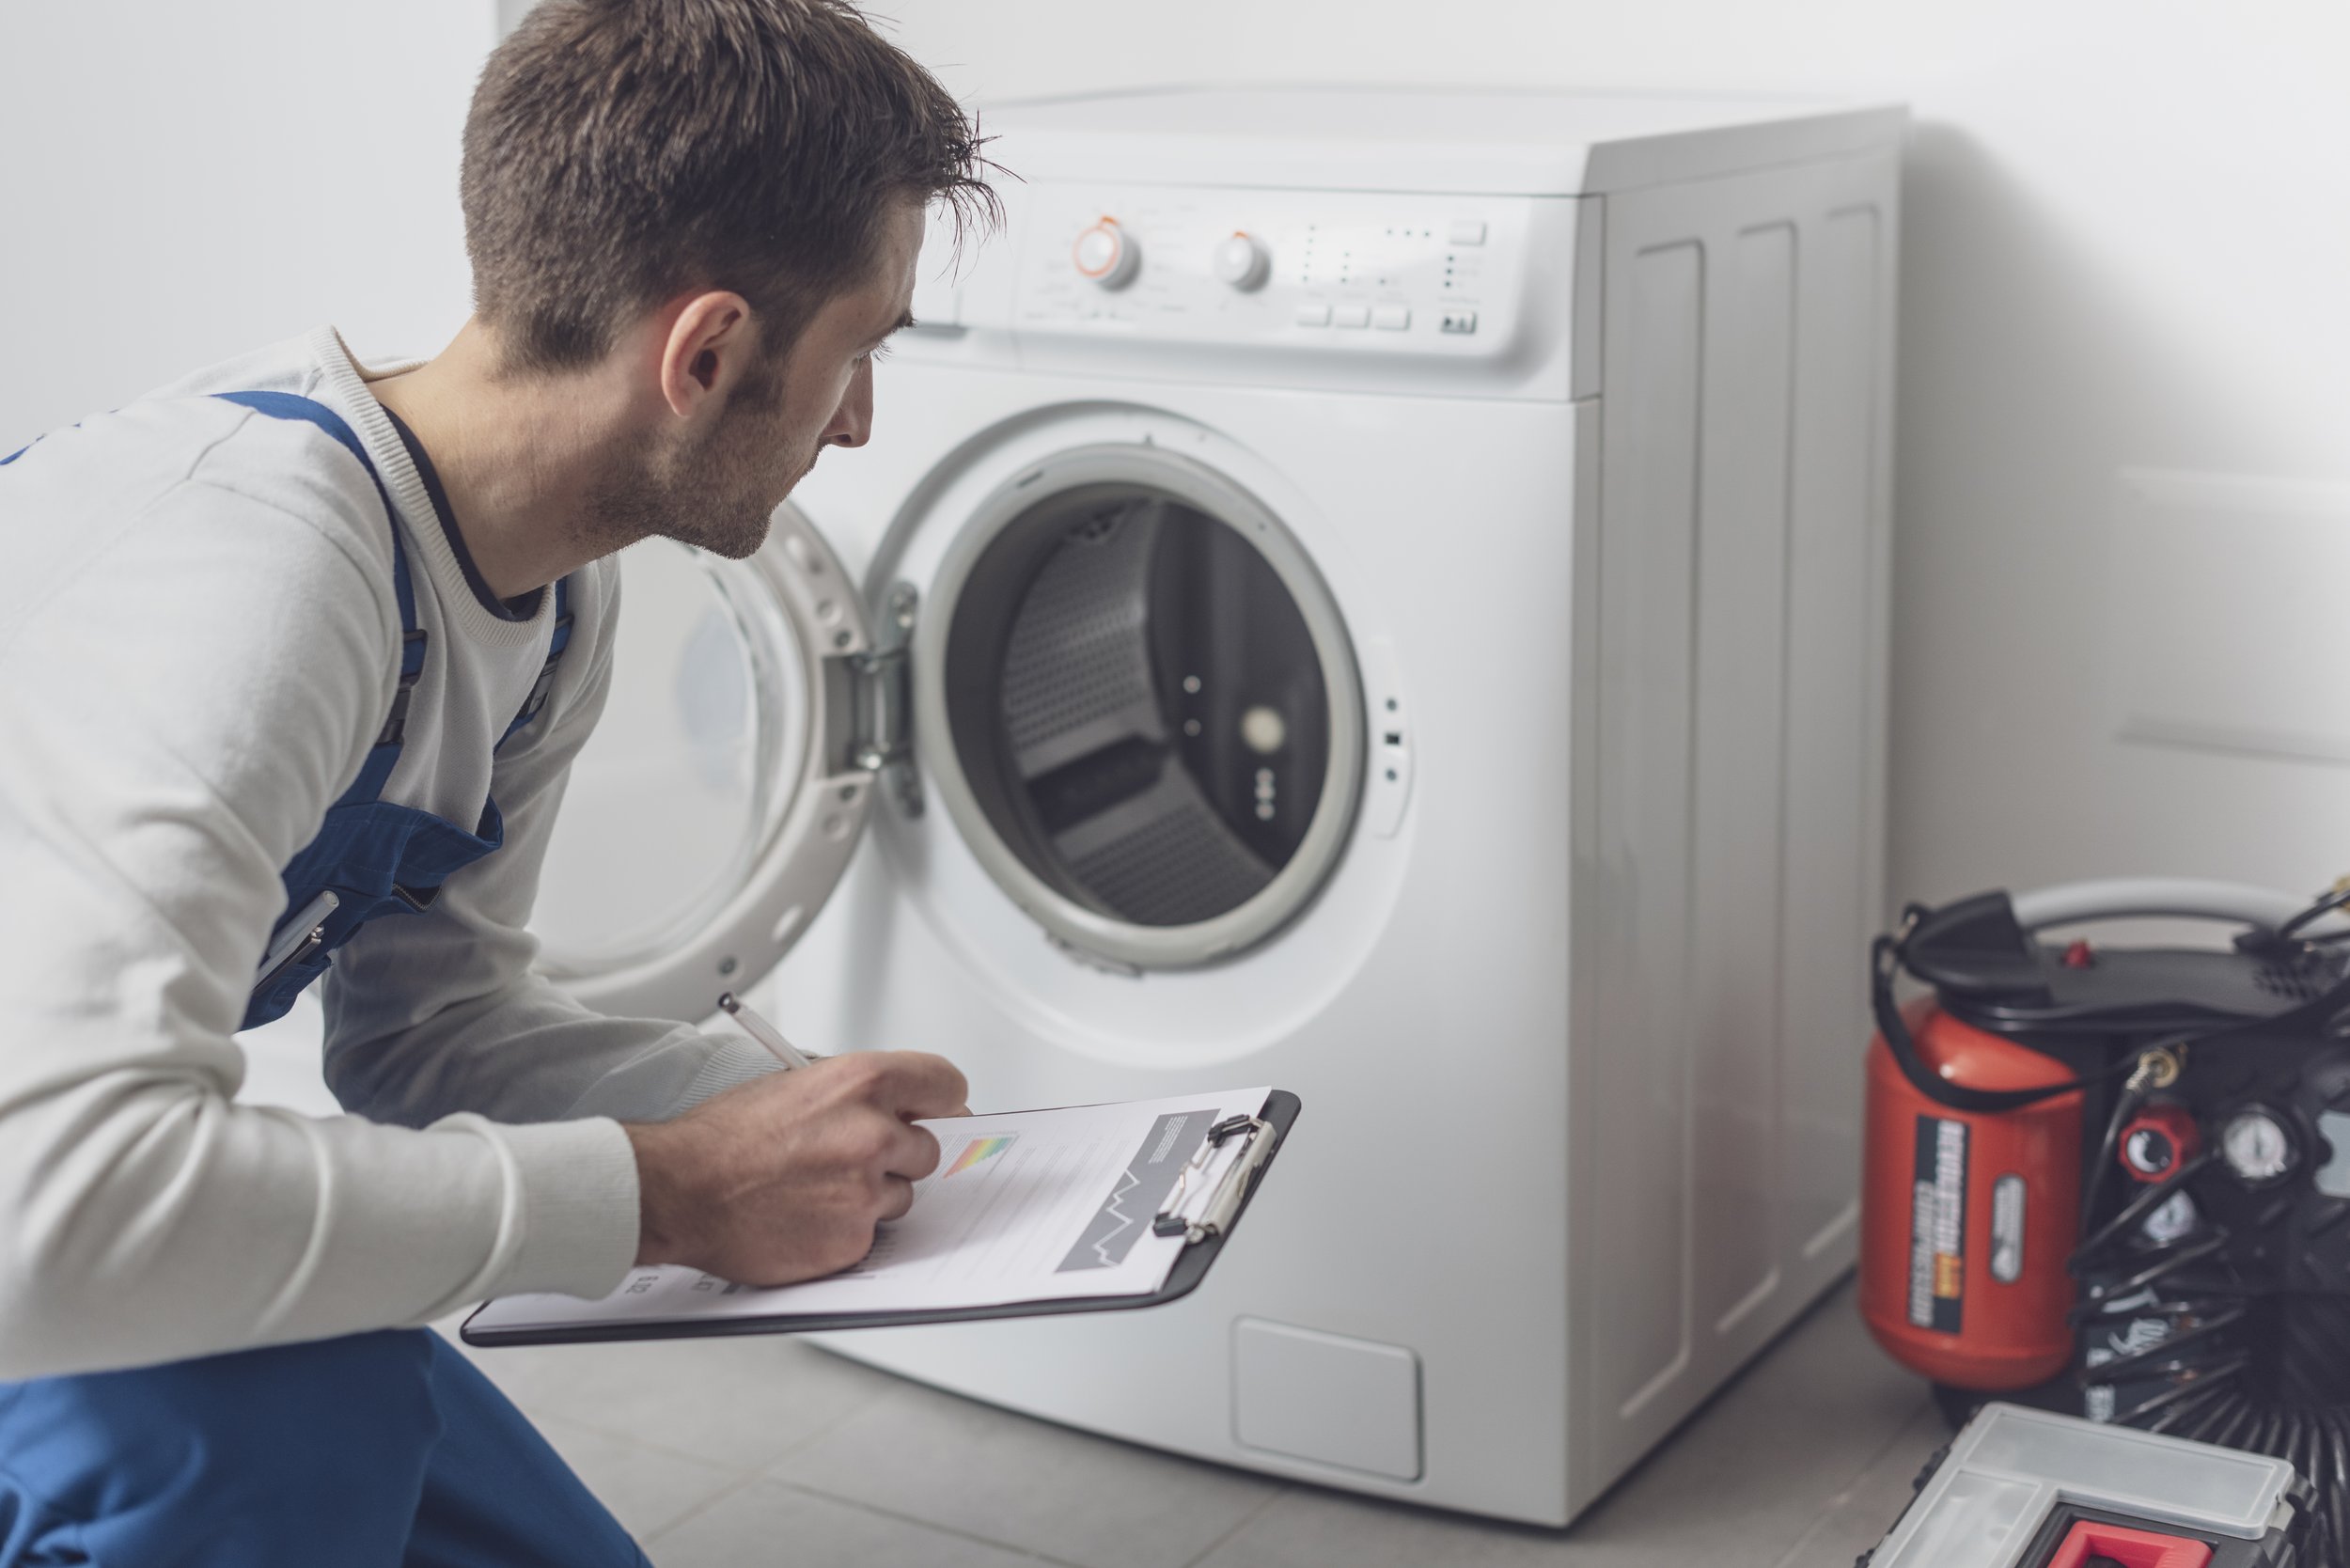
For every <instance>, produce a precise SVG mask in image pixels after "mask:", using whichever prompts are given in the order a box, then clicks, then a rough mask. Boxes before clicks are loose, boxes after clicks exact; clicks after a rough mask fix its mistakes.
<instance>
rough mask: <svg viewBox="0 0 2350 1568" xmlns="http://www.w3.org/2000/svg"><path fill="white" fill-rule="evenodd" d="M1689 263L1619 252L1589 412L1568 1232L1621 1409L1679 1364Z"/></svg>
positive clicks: (1685, 1168) (1688, 252) (1692, 267)
mask: <svg viewBox="0 0 2350 1568" xmlns="http://www.w3.org/2000/svg"><path fill="white" fill-rule="evenodd" d="M1705 261H1706V257H1705V252H1704V250H1703V249H1702V248H1701V247H1700V246H1699V245H1698V244H1695V243H1687V242H1676V243H1666V244H1660V245H1655V246H1652V247H1645V248H1641V249H1637V250H1635V251H1633V252H1632V254H1631V255H1630V256H1628V257H1627V258H1626V259H1625V271H1626V274H1628V275H1626V277H1625V280H1624V291H1623V296H1622V307H1621V312H1620V315H1618V316H1614V317H1611V320H1610V322H1609V324H1610V326H1611V327H1612V326H1617V325H1619V324H1621V326H1622V330H1623V331H1625V332H1626V333H1628V334H1630V335H1631V337H1632V339H1633V340H1634V341H1636V342H1637V344H1638V345H1639V348H1638V352H1637V353H1635V354H1633V355H1631V356H1630V357H1629V359H1628V360H1627V362H1626V364H1625V366H1624V373H1623V375H1622V378H1621V380H1620V381H1619V382H1618V383H1617V384H1616V386H1615V387H1613V388H1611V389H1610V392H1609V394H1608V397H1607V399H1606V405H1605V408H1604V412H1603V415H1602V423H1603V431H1604V433H1603V436H1602V440H1603V442H1604V447H1603V453H1604V455H1603V457H1602V459H1601V463H1602V465H1603V466H1602V477H1601V485H1602V487H1603V488H1602V495H1603V499H1602V502H1601V525H1600V547H1599V573H1600V588H1599V592H1600V626H1599V664H1600V672H1599V679H1600V703H1599V877H1598V895H1599V898H1600V901H1601V902H1600V908H1599V911H1597V912H1595V913H1598V914H1600V916H1601V919H1600V923H1599V927H1598V930H1597V932H1596V933H1595V934H1594V937H1593V949H1594V951H1595V953H1596V955H1597V957H1598V960H1599V970H1598V995H1597V998H1596V1025H1595V1027H1596V1030H1597V1035H1596V1039H1597V1041H1598V1042H1599V1043H1601V1045H1602V1049H1601V1050H1600V1051H1599V1053H1598V1056H1597V1058H1595V1062H1594V1071H1593V1082H1594V1088H1595V1090H1596V1091H1597V1096H1598V1101H1599V1103H1600V1104H1601V1105H1606V1106H1607V1107H1609V1109H1608V1113H1607V1114H1606V1115H1605V1116H1603V1117H1600V1118H1598V1119H1597V1120H1596V1121H1594V1123H1593V1124H1592V1126H1591V1129H1590V1137H1592V1139H1593V1140H1594V1141H1595V1142H1596V1144H1597V1145H1598V1155H1599V1164H1600V1169H1601V1170H1602V1171H1604V1172H1605V1173H1606V1184H1607V1191H1606V1203H1605V1205H1604V1207H1603V1208H1602V1209H1601V1210H1600V1212H1599V1214H1598V1215H1597V1218H1596V1224H1595V1226H1594V1228H1593V1231H1592V1233H1591V1234H1590V1236H1589V1237H1588V1238H1587V1241H1588V1244H1589V1246H1590V1249H1591V1252H1592V1254H1593V1261H1594V1262H1596V1263H1597V1266H1598V1271H1599V1274H1600V1276H1601V1278H1606V1279H1607V1280H1609V1281H1610V1282H1611V1285H1610V1288H1609V1289H1607V1290H1606V1291H1604V1292H1602V1293H1600V1294H1599V1295H1598V1296H1597V1298H1596V1299H1595V1300H1594V1301H1593V1302H1592V1304H1591V1306H1592V1310H1593V1312H1594V1313H1595V1314H1596V1318H1597V1328H1598V1332H1599V1335H1600V1337H1601V1339H1602V1340H1603V1341H1605V1342H1606V1344H1607V1346H1608V1347H1609V1354H1608V1355H1607V1356H1606V1357H1605V1358H1604V1359H1603V1360H1602V1361H1601V1363H1600V1366H1599V1377H1600V1382H1599V1384H1598V1385H1597V1387H1596V1388H1593V1389H1592V1393H1593V1394H1594V1396H1595V1397H1597V1398H1598V1399H1599V1400H1600V1401H1601V1402H1602V1403H1603V1404H1604V1405H1605V1406H1606V1407H1608V1408H1612V1409H1619V1410H1629V1409H1637V1408H1638V1407H1639V1406H1640V1405H1641V1404H1642V1403H1645V1402H1646V1401H1647V1400H1648V1399H1649V1398H1650V1397H1652V1391H1653V1390H1654V1389H1657V1388H1668V1387H1669V1386H1670V1385H1671V1384H1672V1383H1673V1382H1674V1381H1676V1380H1677V1379H1678V1377H1679V1376H1680V1373H1681V1372H1682V1369H1683V1368H1684V1366H1685V1365H1686V1362H1687V1358H1688V1352H1689V1343H1688V1339H1689V1336H1688V1327H1689V1325H1688V1323H1687V1307H1688V1302H1689V1294H1690V1293H1689V1274H1688V1268H1689V1256H1688V1241H1689V1226H1688V1210H1689V1199H1690V1195H1689V1190H1688V1185H1687V1183H1688V1177H1689V1136H1690V1128H1689V1125H1688V1114H1689V1065H1690V1064H1689V1055H1688V1039H1689V1019H1688V1017H1687V1015H1686V1011H1685V1009H1686V1000H1687V996H1688V991H1687V980H1688V975H1689V893H1690V887H1689V878H1690V860H1689V852H1690V843H1689V839H1690V834H1689V814H1690V808H1691V789H1690V784H1691V778H1692V775H1693V772H1694V768H1693V762H1694V757H1693V745H1692V726H1693V718H1694V715H1693V713H1692V709H1691V701H1690V698H1691V694H1692V689H1693V686H1694V681H1693V670H1692V667H1691V660H1692V657H1693V654H1694V652H1695V645H1696V631H1697V628H1696V623H1695V619H1694V617H1695V604H1694V603H1693V597H1694V596H1693V593H1692V588H1694V585H1695V581H1696V552H1697V522H1698V499H1699V492H1698V452H1699V447H1698V443H1699V431H1700V419H1699V398H1700V391H1701V389H1702V386H1703V380H1702V376H1701V361H1702V358H1703V353H1704V341H1705V317H1704V296H1705V281H1706V276H1705V273H1706V269H1705Z"/></svg>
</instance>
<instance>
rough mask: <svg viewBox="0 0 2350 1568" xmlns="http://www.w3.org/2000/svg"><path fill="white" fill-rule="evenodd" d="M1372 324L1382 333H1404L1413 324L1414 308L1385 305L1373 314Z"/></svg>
mask: <svg viewBox="0 0 2350 1568" xmlns="http://www.w3.org/2000/svg"><path fill="white" fill-rule="evenodd" d="M1411 324H1412V307H1411V306H1408V305H1383V306H1380V307H1379V308H1378V309H1376V310H1374V311H1372V312H1371V325H1372V326H1375V327H1377V328H1378V329H1379V330H1380V331H1381V332H1402V330H1403V329H1404V328H1405V327H1408V326H1410V325H1411Z"/></svg>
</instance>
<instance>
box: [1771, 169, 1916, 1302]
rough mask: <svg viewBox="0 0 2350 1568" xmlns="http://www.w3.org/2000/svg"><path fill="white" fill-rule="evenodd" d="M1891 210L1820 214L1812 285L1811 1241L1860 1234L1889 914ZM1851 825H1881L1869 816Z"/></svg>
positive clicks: (1799, 1166) (1792, 896)
mask: <svg viewBox="0 0 2350 1568" xmlns="http://www.w3.org/2000/svg"><path fill="white" fill-rule="evenodd" d="M1889 216H1890V214H1889V213H1888V212H1884V211H1882V210H1881V209H1878V208H1876V207H1872V206H1865V205H1864V206H1855V207H1848V208H1841V209H1840V210H1838V211H1836V212H1832V213H1830V214H1829V216H1828V217H1827V220H1826V221H1825V223H1823V224H1821V225H1820V226H1819V227H1818V232H1817V239H1816V243H1815V249H1816V252H1817V259H1816V263H1815V265H1814V266H1813V267H1812V268H1811V269H1810V274H1809V275H1808V276H1807V277H1806V279H1805V288H1806V294H1805V298H1804V301H1803V308H1804V315H1805V320H1806V322H1807V324H1808V325H1809V326H1810V328H1811V331H1812V334H1813V337H1812V346H1811V349H1810V353H1809V355H1808V356H1807V362H1806V366H1805V374H1804V376H1803V378H1802V381H1801V393H1800V395H1801V397H1802V399H1803V400H1804V401H1803V406H1802V409H1801V412H1800V416H1799V419H1798V429H1799V431H1800V438H1799V441H1798V445H1797V447H1796V454H1795V457H1796V463H1795V472H1794V487H1795V488H1794V495H1795V519H1796V526H1795V537H1794V563H1793V566H1794V570H1793V572H1792V573H1791V576H1790V579H1789V587H1790V591H1791V594H1792V604H1791V611H1792V613H1791V616H1790V620H1791V625H1792V628H1793V631H1792V635H1791V637H1790V639H1789V643H1788V659H1789V706H1788V711H1787V738H1788V760H1789V776H1788V785H1789V789H1788V811H1789V815H1788V823H1787V832H1788V839H1787V851H1788V857H1787V888H1786V903H1785V905H1784V913H1783V917H1782V918H1783V920H1784V923H1785V930H1786V965H1787V967H1786V990H1785V993H1784V998H1783V1005H1784V1012H1783V1015H1782V1017H1783V1022H1782V1024H1781V1028H1782V1029H1783V1030H1784V1033H1785V1038H1786V1040H1787V1041H1788V1043H1789V1055H1788V1062H1787V1070H1788V1074H1789V1076H1788V1084H1787V1089H1788V1100H1787V1116H1788V1123H1789V1133H1790V1137H1789V1139H1788V1143H1787V1145H1786V1154H1785V1163H1784V1165H1783V1166H1782V1175H1781V1178H1780V1179H1781V1181H1782V1182H1783V1183H1784V1184H1785V1188H1786V1195H1787V1200H1788V1219H1789V1222H1790V1229H1789V1231H1788V1234H1787V1236H1786V1238H1785V1240H1786V1241H1787V1242H1788V1243H1789V1244H1790V1245H1793V1246H1795V1247H1799V1248H1801V1249H1802V1251H1803V1254H1804V1256H1805V1257H1807V1258H1813V1257H1825V1258H1830V1259H1832V1260H1834V1261H1838V1262H1841V1260H1842V1259H1844V1258H1846V1257H1848V1256H1849V1255H1850V1252H1851V1248H1852V1245H1853V1244H1852V1234H1853V1226H1854V1223H1855V1219H1856V1216H1857V1208H1856V1207H1855V1205H1856V1202H1857V1200H1856V1199H1855V1198H1854V1196H1853V1193H1852V1184H1853V1181H1854V1173H1855V1172H1856V1171H1857V1170H1858V1169H1859V1162H1860V1146H1859V1142H1858V1133H1857V1128H1858V1125H1859V1112H1860V1074H1859V1073H1858V1072H1857V1068H1856V1062H1857V1049H1858V1046H1857V1042H1860V1041H1864V1040H1866V1039H1867V1037H1868V1026H1867V1023H1866V1022H1865V1017H1866V1011H1867V1006H1868V1000H1867V996H1866V994H1865V992H1866V988H1865V985H1864V975H1865V970H1864V966H1863V964H1862V963H1861V959H1860V954H1861V950H1862V945H1863V944H1864V943H1865V941H1866V939H1867V935H1868V933H1870V932H1871V931H1872V930H1874V929H1875V928H1876V927H1877V925H1878V923H1879V921H1880V920H1881V918H1882V917H1883V913H1884V909H1883V905H1884V893H1883V886H1882V883H1883V876H1884V871H1883V840H1884V830H1883V825H1882V824H1883V777H1884V765H1885V755H1884V754H1885V746H1886V743H1885V726H1884V713H1883V695H1882V694H1883V690H1884V686H1883V682H1884V674H1885V651H1884V642H1883V640H1882V636H1881V626H1882V622H1883V617H1884V600H1885V585H1884V581H1883V578H1882V575H1881V565H1882V562H1883V560H1884V558H1885V556H1886V554H1887V548H1886V545H1887V541H1886V537H1885V529H1884V528H1883V526H1882V523H1883V521H1884V517H1885V509H1884V504H1883V498H1882V493H1881V489H1880V486H1881V484H1882V481H1883V478H1884V475H1885V471H1886V469H1887V468H1888V467H1889V466H1890V464H1889V462H1888V448H1887V444H1886V442H1885V439H1884V424H1883V421H1882V420H1881V418H1880V417H1879V411H1880V409H1881V408H1882V406H1883V405H1884V404H1886V403H1888V401H1889V400H1890V387H1889V385H1888V384H1887V382H1886V380H1885V378H1884V374H1883V368H1884V359H1885V355H1884V352H1883V351H1884V347H1885V337H1886V334H1887V332H1888V327H1887V325H1886V321H1887V318H1886V313H1885V311H1884V309H1883V304H1884V296H1885V295H1887V294H1889V293H1890V292H1891V271H1890V268H1889V266H1888V257H1887V255H1886V251H1887V248H1888V247H1887V243H1886V231H1887V224H1888V219H1889ZM1856 824H1867V826H1868V831H1867V832H1865V833H1862V832H1857V831H1856V830H1855V829H1856Z"/></svg>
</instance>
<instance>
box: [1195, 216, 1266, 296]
mask: <svg viewBox="0 0 2350 1568" xmlns="http://www.w3.org/2000/svg"><path fill="white" fill-rule="evenodd" d="M1210 264H1211V265H1212V266H1213V267H1214V269H1215V275H1216V276H1217V277H1219V278H1221V279H1223V280H1224V281H1225V282H1227V283H1229V284H1230V285H1231V286H1232V287H1233V288H1235V289H1238V290H1241V291H1242V292H1243V293H1246V292H1247V291H1248V290H1251V289H1254V288H1256V287H1257V286H1258V285H1259V284H1261V283H1262V282H1264V280H1265V274H1267V273H1268V272H1270V271H1272V270H1273V269H1272V265H1271V261H1270V259H1269V258H1268V257H1267V256H1266V255H1265V249H1264V246H1262V245H1261V244H1259V243H1257V242H1256V239H1255V237H1254V236H1252V235H1249V234H1247V233H1246V232H1243V231H1241V230H1238V229H1235V230H1233V232H1232V234H1231V236H1230V238H1229V239H1223V240H1218V241H1217V242H1216V245H1215V254H1214V256H1213V257H1211V258H1210Z"/></svg>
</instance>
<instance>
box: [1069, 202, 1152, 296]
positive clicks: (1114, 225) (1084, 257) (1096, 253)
mask: <svg viewBox="0 0 2350 1568" xmlns="http://www.w3.org/2000/svg"><path fill="white" fill-rule="evenodd" d="M1070 258H1071V259H1072V260H1073V261H1074V262H1075V263H1076V266H1077V273H1078V275H1079V276H1081V277H1089V278H1091V279H1092V280H1093V281H1094V282H1096V283H1098V284H1100V285H1101V286H1102V287H1103V288H1105V289H1117V288H1120V287H1122V286H1123V285H1124V284H1125V283H1126V281H1127V280H1128V279H1129V278H1131V277H1133V276H1134V275H1135V269H1136V267H1138V266H1140V265H1142V247H1141V246H1140V245H1137V244H1136V243H1135V242H1134V239H1133V237H1132V236H1130V235H1128V234H1127V232H1126V231H1125V230H1124V229H1122V228H1120V227H1118V220H1117V219H1116V218H1104V219H1103V220H1102V221H1101V222H1099V223H1097V224H1095V225H1094V226H1093V227H1091V228H1089V229H1087V230H1086V231H1085V232H1084V233H1082V234H1080V235H1078V236H1077V243H1076V245H1075V247H1074V248H1073V249H1072V250H1071V252H1070Z"/></svg>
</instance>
